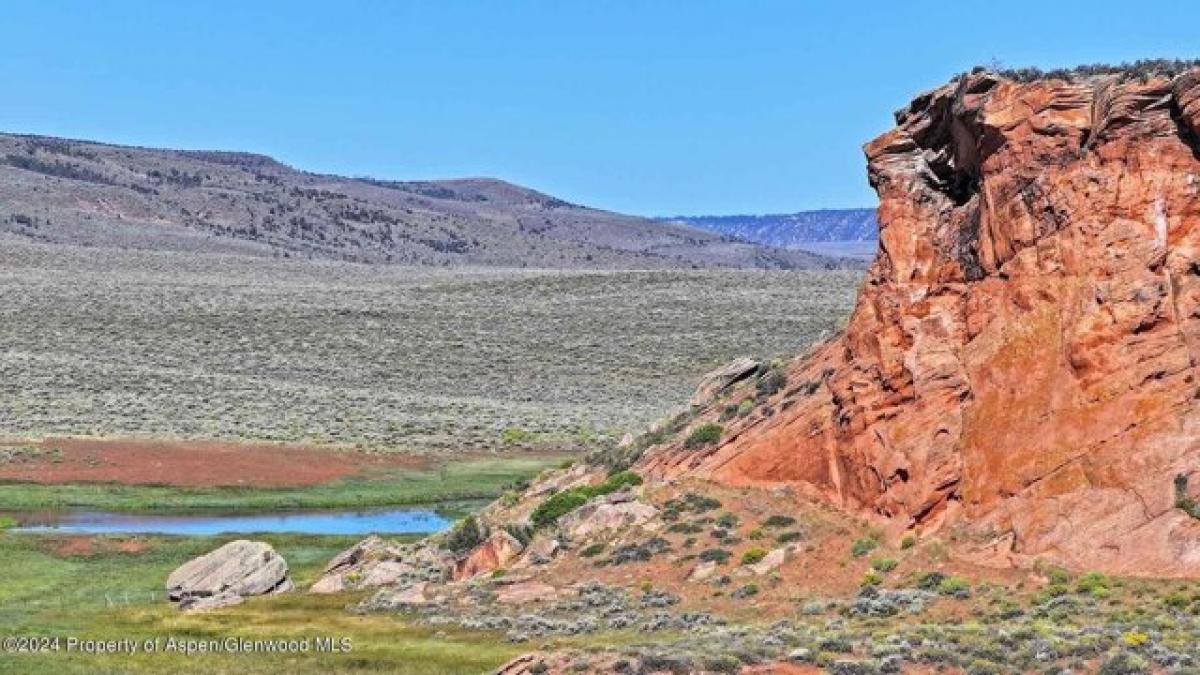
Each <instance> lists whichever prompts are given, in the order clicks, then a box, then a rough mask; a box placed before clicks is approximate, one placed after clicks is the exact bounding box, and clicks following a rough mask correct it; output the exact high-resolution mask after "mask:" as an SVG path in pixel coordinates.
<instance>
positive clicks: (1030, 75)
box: [975, 59, 1200, 82]
mask: <svg viewBox="0 0 1200 675" xmlns="http://www.w3.org/2000/svg"><path fill="white" fill-rule="evenodd" d="M1197 66H1200V61H1197V60H1190V59H1140V60H1137V61H1133V62H1132V63H1129V62H1126V63H1120V64H1111V63H1094V64H1089V65H1081V66H1075V67H1074V68H1058V69H1054V70H1042V69H1040V68H1010V69H1003V68H1001V69H998V71H997V72H998V74H999V75H1002V76H1004V77H1007V78H1009V79H1012V80H1016V81H1018V82H1034V81H1037V80H1047V79H1053V80H1066V81H1068V82H1073V81H1075V80H1078V79H1081V78H1086V77H1095V76H1097V75H1117V76H1119V77H1121V78H1124V79H1136V80H1142V81H1145V80H1147V79H1149V78H1151V77H1175V76H1176V75H1179V74H1180V73H1183V72H1185V71H1187V70H1190V69H1192V68H1196V67H1197ZM975 70H976V71H981V70H987V68H983V67H982V66H980V67H977V68H976V69H975Z"/></svg>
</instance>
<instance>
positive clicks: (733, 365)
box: [691, 357, 759, 408]
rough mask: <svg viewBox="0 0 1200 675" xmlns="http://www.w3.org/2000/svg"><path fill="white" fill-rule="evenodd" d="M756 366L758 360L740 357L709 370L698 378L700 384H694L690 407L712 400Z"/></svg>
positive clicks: (756, 367) (753, 370)
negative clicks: (694, 390)
mask: <svg viewBox="0 0 1200 675" xmlns="http://www.w3.org/2000/svg"><path fill="white" fill-rule="evenodd" d="M758 367H759V362H758V361H756V360H754V359H751V358H747V357H741V358H737V359H734V360H733V361H730V362H729V363H726V364H725V365H723V366H721V367H720V368H716V369H714V370H711V371H709V372H708V373H706V374H705V375H704V377H702V378H700V384H698V385H697V386H696V392H695V393H694V394H692V400H691V405H692V407H694V408H698V407H700V406H703V405H704V404H705V403H708V402H709V401H711V400H713V399H714V398H716V397H717V396H718V395H719V394H720V393H721V392H723V391H725V390H726V389H728V388H729V387H731V386H732V385H734V384H736V383H738V382H741V381H742V380H744V379H746V378H748V377H750V376H751V375H753V374H754V373H755V371H757V370H758Z"/></svg>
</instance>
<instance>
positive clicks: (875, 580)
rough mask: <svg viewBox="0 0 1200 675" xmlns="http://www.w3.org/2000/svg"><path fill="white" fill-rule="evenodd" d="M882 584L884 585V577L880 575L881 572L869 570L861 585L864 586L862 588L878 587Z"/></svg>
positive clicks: (864, 575)
mask: <svg viewBox="0 0 1200 675" xmlns="http://www.w3.org/2000/svg"><path fill="white" fill-rule="evenodd" d="M882 583H883V575H882V574H880V573H879V572H876V571H875V570H867V572H866V574H863V578H862V581H861V582H860V585H862V586H878V585H879V584H882Z"/></svg>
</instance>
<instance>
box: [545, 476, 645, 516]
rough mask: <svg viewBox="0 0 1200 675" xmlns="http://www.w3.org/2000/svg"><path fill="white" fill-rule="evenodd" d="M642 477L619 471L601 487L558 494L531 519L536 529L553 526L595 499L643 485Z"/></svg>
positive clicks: (594, 486) (583, 487)
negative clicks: (629, 487) (626, 488)
mask: <svg viewBox="0 0 1200 675" xmlns="http://www.w3.org/2000/svg"><path fill="white" fill-rule="evenodd" d="M641 484H642V477H641V476H639V475H637V474H636V473H634V472H632V471H619V472H617V473H614V474H612V475H611V476H609V477H608V478H607V479H605V481H604V482H603V483H600V484H599V485H581V486H579V487H574V488H571V489H570V490H563V491H562V492H556V493H554V494H553V495H551V496H549V497H547V498H546V499H545V500H544V501H543V502H542V503H541V504H538V505H537V508H535V509H534V510H533V513H532V514H530V516H529V519H530V521H531V522H533V524H534V526H535V527H547V526H549V525H553V524H554V523H556V522H557V521H558V519H559V518H561V517H563V516H565V515H566V514H568V513H570V512H571V511H574V510H575V509H577V508H579V507H580V506H583V505H584V504H586V503H587V502H588V500H590V499H591V498H593V497H600V496H603V495H607V494H611V493H613V492H616V491H617V490H620V489H621V488H623V487H626V486H631V485H641Z"/></svg>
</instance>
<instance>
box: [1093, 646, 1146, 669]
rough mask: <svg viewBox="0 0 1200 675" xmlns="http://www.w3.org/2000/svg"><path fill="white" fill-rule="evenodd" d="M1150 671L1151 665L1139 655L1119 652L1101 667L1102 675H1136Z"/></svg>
mask: <svg viewBox="0 0 1200 675" xmlns="http://www.w3.org/2000/svg"><path fill="white" fill-rule="evenodd" d="M1149 671H1150V667H1149V664H1147V663H1146V661H1145V659H1143V658H1141V657H1140V656H1138V655H1137V654H1130V653H1129V652H1124V651H1122V652H1117V653H1116V654H1114V655H1113V657H1112V658H1110V659H1108V660H1107V661H1105V662H1104V665H1102V666H1100V671H1099V672H1100V675H1136V674H1137V673H1146V672H1149Z"/></svg>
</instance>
